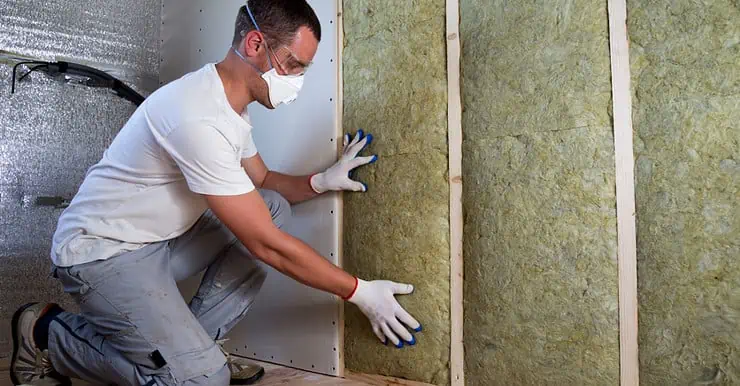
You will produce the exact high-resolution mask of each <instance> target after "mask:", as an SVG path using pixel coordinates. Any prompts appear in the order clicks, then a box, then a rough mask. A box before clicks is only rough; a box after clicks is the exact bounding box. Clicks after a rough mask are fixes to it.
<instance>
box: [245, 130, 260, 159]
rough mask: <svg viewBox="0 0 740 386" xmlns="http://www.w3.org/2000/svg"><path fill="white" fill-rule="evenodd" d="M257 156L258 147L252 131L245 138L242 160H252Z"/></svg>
mask: <svg viewBox="0 0 740 386" xmlns="http://www.w3.org/2000/svg"><path fill="white" fill-rule="evenodd" d="M256 155H257V145H255V144H254V139H253V138H252V132H251V131H250V132H249V134H247V135H246V136H245V138H244V143H243V144H242V158H252V157H254V156H256Z"/></svg>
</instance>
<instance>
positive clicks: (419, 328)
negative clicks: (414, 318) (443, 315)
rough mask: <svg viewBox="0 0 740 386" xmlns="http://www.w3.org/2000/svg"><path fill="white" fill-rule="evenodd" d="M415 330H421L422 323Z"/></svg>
mask: <svg viewBox="0 0 740 386" xmlns="http://www.w3.org/2000/svg"><path fill="white" fill-rule="evenodd" d="M414 331H416V332H421V324H420V325H419V327H417V328H415V329H414Z"/></svg>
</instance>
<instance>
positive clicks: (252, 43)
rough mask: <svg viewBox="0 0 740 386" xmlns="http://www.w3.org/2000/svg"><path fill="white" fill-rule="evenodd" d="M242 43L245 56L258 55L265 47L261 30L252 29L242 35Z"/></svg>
mask: <svg viewBox="0 0 740 386" xmlns="http://www.w3.org/2000/svg"><path fill="white" fill-rule="evenodd" d="M242 45H243V48H244V52H245V53H246V54H247V57H252V56H258V55H260V54H262V50H264V49H265V39H264V36H263V35H262V33H261V32H259V31H257V30H252V31H249V32H247V34H246V35H244V39H242Z"/></svg>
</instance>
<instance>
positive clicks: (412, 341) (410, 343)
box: [406, 335, 416, 346]
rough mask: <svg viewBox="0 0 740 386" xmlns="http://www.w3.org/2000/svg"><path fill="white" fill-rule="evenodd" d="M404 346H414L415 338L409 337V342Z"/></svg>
mask: <svg viewBox="0 0 740 386" xmlns="http://www.w3.org/2000/svg"><path fill="white" fill-rule="evenodd" d="M406 344H407V345H409V346H413V345H415V344H416V338H415V337H414V336H413V335H411V342H406Z"/></svg>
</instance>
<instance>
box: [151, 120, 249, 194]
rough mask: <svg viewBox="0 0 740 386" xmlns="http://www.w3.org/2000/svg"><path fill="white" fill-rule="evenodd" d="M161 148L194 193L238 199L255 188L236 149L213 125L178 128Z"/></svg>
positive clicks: (163, 141)
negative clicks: (237, 197) (170, 158)
mask: <svg viewBox="0 0 740 386" xmlns="http://www.w3.org/2000/svg"><path fill="white" fill-rule="evenodd" d="M161 145H162V146H163V147H164V149H165V151H167V153H169V155H170V157H172V159H173V160H174V161H175V163H177V165H178V167H179V168H180V170H181V171H182V174H183V175H184V176H185V180H186V181H187V183H188V187H189V188H190V190H191V191H193V192H194V193H199V194H208V195H218V196H235V195H239V194H245V193H249V192H251V191H253V190H254V189H255V188H254V184H253V183H252V181H251V180H250V179H249V176H247V173H246V172H245V171H244V169H242V166H241V163H240V161H241V157H240V155H239V152H238V151H237V147H235V146H233V144H232V143H231V142H230V141H229V140H228V139H227V138H226V137H225V136H224V135H223V133H221V132H220V131H219V130H218V129H216V128H215V127H213V126H209V125H187V126H182V127H179V128H177V129H175V130H173V131H172V132H171V133H170V134H169V135H168V136H167V137H165V138H163V139H162V141H161Z"/></svg>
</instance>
